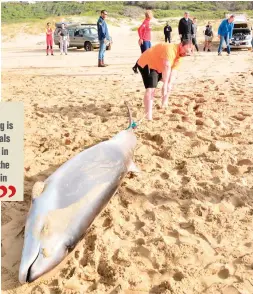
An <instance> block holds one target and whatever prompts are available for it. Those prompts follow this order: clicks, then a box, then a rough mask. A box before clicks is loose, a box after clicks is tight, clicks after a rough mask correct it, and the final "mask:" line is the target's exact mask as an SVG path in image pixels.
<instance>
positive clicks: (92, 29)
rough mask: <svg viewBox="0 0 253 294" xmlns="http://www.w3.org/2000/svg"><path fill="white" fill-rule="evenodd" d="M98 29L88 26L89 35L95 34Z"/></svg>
mask: <svg viewBox="0 0 253 294" xmlns="http://www.w3.org/2000/svg"><path fill="white" fill-rule="evenodd" d="M97 33H98V31H97V30H96V29H95V28H90V34H91V35H96V34H97Z"/></svg>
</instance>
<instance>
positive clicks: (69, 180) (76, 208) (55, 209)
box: [19, 106, 138, 283]
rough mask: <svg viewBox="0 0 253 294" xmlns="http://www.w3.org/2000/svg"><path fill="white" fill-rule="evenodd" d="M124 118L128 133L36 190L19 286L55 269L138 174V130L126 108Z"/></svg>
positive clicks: (94, 149) (82, 156)
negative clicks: (135, 154) (135, 157)
mask: <svg viewBox="0 0 253 294" xmlns="http://www.w3.org/2000/svg"><path fill="white" fill-rule="evenodd" d="M127 108H128V106H127ZM128 113H129V127H128V129H127V130H124V131H121V132H120V133H118V134H117V135H116V136H114V137H113V138H112V139H110V140H107V141H104V142H102V143H99V144H97V145H95V146H93V147H91V148H88V149H86V150H84V151H82V152H81V153H79V154H77V155H76V156H75V157H73V158H72V159H70V160H68V161H67V162H65V163H64V164H63V165H62V166H61V167H60V168H59V169H57V170H56V171H55V172H54V173H53V174H52V175H51V176H50V177H49V178H47V179H46V180H45V182H43V183H42V182H38V183H36V184H35V185H34V187H33V193H32V194H33V197H32V203H31V207H30V211H29V213H28V218H27V221H26V225H25V237H24V247H23V252H22V258H21V264H20V269H19V281H20V283H26V282H32V281H34V280H35V279H37V278H39V277H40V276H41V275H43V274H44V273H46V272H48V271H50V270H51V269H53V268H54V267H55V266H56V265H58V264H59V263H60V262H61V261H62V260H63V259H64V258H65V257H66V255H67V254H68V252H69V250H70V249H73V247H74V246H75V245H76V244H77V243H78V241H80V240H81V238H82V237H83V236H84V234H85V232H86V230H87V229H88V228H89V226H90V225H91V223H92V222H93V220H94V219H95V217H96V216H97V215H98V214H99V213H100V212H101V211H102V209H103V208H104V207H105V205H106V204H107V203H108V202H109V200H110V199H111V197H112V196H113V195H114V194H115V192H116V191H117V189H118V187H119V185H120V183H121V181H122V179H123V178H124V176H125V175H126V174H127V172H129V171H138V169H137V168H136V166H135V165H134V163H133V161H132V157H133V152H134V149H135V146H136V143H137V140H136V136H135V134H134V131H133V128H134V127H135V126H136V124H135V123H133V122H132V116H131V113H130V110H129V108H128Z"/></svg>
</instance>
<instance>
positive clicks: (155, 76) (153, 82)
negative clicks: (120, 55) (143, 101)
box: [138, 65, 162, 89]
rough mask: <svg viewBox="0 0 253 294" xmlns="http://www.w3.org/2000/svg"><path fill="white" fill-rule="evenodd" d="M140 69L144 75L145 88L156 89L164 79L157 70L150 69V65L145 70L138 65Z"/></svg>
mask: <svg viewBox="0 0 253 294" xmlns="http://www.w3.org/2000/svg"><path fill="white" fill-rule="evenodd" d="M138 69H139V71H140V73H141V75H142V79H143V83H144V86H145V88H146V89H147V88H156V87H157V85H158V82H159V81H161V79H162V74H161V73H158V72H157V71H156V70H155V69H152V68H149V67H148V65H146V66H145V67H144V68H142V67H140V66H139V65H138Z"/></svg>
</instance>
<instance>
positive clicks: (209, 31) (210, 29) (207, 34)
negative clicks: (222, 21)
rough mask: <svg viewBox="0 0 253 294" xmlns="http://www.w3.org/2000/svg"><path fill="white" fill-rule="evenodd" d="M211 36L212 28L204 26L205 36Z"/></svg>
mask: <svg viewBox="0 0 253 294" xmlns="http://www.w3.org/2000/svg"><path fill="white" fill-rule="evenodd" d="M212 34H213V33H212V27H209V26H206V30H205V35H206V36H208V37H211V36H212Z"/></svg>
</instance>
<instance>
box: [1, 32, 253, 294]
mask: <svg viewBox="0 0 253 294" xmlns="http://www.w3.org/2000/svg"><path fill="white" fill-rule="evenodd" d="M25 38H26V42H24V41H22V39H17V40H16V41H15V42H9V43H4V44H3V50H2V65H3V72H2V99H3V101H23V102H24V104H25V171H24V173H25V196H24V197H25V200H24V202H16V203H13V202H11V203H7V202H4V203H2V293H15V294H23V293H34V294H42V293H43V294H53V293H66V294H67V293H97V294H104V293H106V294H107V293H108V294H109V293H111V294H116V293H125V294H130V293H131V294H136V293H167V294H168V293H173V294H174V293H175V294H176V293H177V294H183V293H184V294H191V293H209V294H211V293H212V294H216V293H222V294H238V293H241V294H252V293H253V230H252V219H253V198H252V197H253V184H252V182H253V135H252V133H253V120H252V103H253V66H252V65H253V54H252V53H251V52H248V51H243V52H236V51H235V52H233V53H232V55H231V56H230V57H227V56H226V55H225V54H224V55H223V56H222V57H218V56H217V53H216V52H211V53H204V52H201V53H199V54H196V55H195V56H192V57H187V58H185V61H184V63H183V67H182V69H181V72H180V75H179V77H178V80H177V84H176V85H175V87H174V89H173V93H172V95H171V97H170V107H169V109H168V110H167V111H166V113H162V112H160V110H159V105H160V90H158V91H157V95H156V96H157V98H156V100H155V108H154V117H155V119H154V120H153V121H152V122H147V121H145V122H143V124H142V125H141V126H140V127H139V128H138V130H137V131H136V135H137V137H138V146H137V149H136V152H135V162H136V164H137V165H138V166H139V168H140V169H141V170H142V173H141V174H140V175H139V176H134V177H130V176H128V177H127V178H126V179H125V180H124V182H123V184H122V185H121V187H120V189H119V192H118V193H117V194H116V196H115V197H113V199H112V200H111V201H110V203H109V204H108V206H107V207H106V209H105V210H104V211H103V213H102V214H101V215H100V216H99V217H98V218H97V219H96V220H95V222H94V223H93V225H92V226H91V228H90V230H89V232H88V233H87V235H86V237H85V238H84V239H83V240H82V241H81V242H80V243H79V245H78V246H77V247H76V249H75V250H74V251H73V252H72V253H71V254H70V255H69V256H68V258H67V259H66V260H64V261H63V262H62V264H61V265H59V266H58V267H57V268H56V269H55V270H53V271H52V272H50V273H48V274H47V275H45V276H44V277H42V278H40V279H39V280H37V281H36V282H34V283H31V284H29V285H27V284H26V285H23V286H21V285H20V284H19V282H18V268H19V263H20V257H21V250H22V245H23V232H22V228H23V226H24V224H25V219H26V215H27V212H28V209H29V206H30V201H31V193H32V187H33V185H34V183H35V182H36V181H43V180H44V179H46V178H47V177H48V176H49V175H50V174H51V173H52V172H53V171H55V170H56V169H57V167H59V165H61V164H62V163H63V162H65V161H66V160H67V159H69V158H71V157H73V156H74V155H75V154H77V153H79V152H80V151H82V150H83V149H84V148H86V147H87V146H90V145H93V144H96V143H98V142H100V141H101V140H105V139H108V138H110V137H112V136H113V135H114V134H116V133H117V132H118V131H120V130H122V129H124V128H125V127H126V126H127V112H126V109H125V106H124V100H127V101H128V102H129V103H130V104H131V107H132V110H133V113H134V117H135V118H136V119H140V118H141V117H142V116H143V102H142V99H143V93H144V88H143V85H142V80H141V77H140V75H134V74H133V73H132V71H131V67H132V66H133V63H134V62H135V61H136V59H137V58H138V56H139V54H140V52H139V48H138V46H137V38H136V33H134V32H131V31H130V30H129V29H128V28H125V29H124V30H122V29H119V28H115V29H113V39H114V44H113V49H112V51H110V52H106V62H107V63H109V64H110V66H109V67H107V68H104V69H100V68H97V67H96V63H97V52H95V51H94V52H83V50H75V49H72V50H70V51H69V55H68V56H60V55H59V51H58V49H57V50H55V56H54V57H51V56H49V57H46V56H45V50H44V36H38V37H37V38H31V37H30V36H25Z"/></svg>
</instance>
